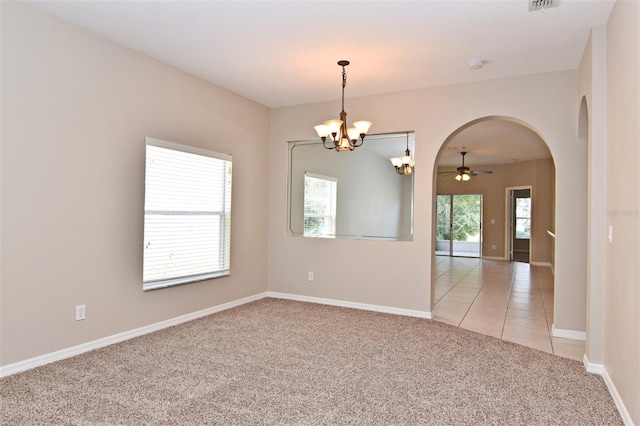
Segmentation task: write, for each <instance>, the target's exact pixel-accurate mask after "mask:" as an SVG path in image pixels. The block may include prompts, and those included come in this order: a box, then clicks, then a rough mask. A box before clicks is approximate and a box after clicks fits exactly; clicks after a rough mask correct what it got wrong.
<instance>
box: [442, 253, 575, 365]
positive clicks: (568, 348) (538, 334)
mask: <svg viewBox="0 0 640 426" xmlns="http://www.w3.org/2000/svg"><path fill="white" fill-rule="evenodd" d="M435 276H436V279H435V307H434V310H433V319H434V320H436V321H441V322H445V323H447V324H451V325H455V326H458V327H462V328H466V329H468V330H472V331H476V332H478V333H482V334H486V335H489V336H494V337H497V338H499V339H503V340H509V341H511V342H515V343H518V344H521V345H524V346H528V347H531V348H534V349H538V350H541V351H545V352H548V353H552V354H555V355H558V356H563V357H566V358H572V359H575V360H578V361H582V358H583V354H584V342H583V341H577V340H569V339H562V338H557V337H552V336H551V332H550V330H551V326H552V324H553V274H552V273H551V269H550V268H549V267H545V266H533V265H530V264H528V263H518V262H507V261H496V260H486V259H472V258H462V257H448V256H436V275H435Z"/></svg>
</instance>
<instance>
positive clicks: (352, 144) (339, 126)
mask: <svg viewBox="0 0 640 426" xmlns="http://www.w3.org/2000/svg"><path fill="white" fill-rule="evenodd" d="M338 65H339V66H341V67H342V111H340V119H339V120H327V121H325V122H324V124H319V125H317V126H314V129H315V130H316V132H317V133H318V136H319V137H320V139H322V143H323V145H324V147H325V148H326V149H335V150H336V151H353V150H354V149H356V148H357V147H359V146H362V144H363V143H364V137H365V136H366V135H367V133H368V132H369V128H370V127H371V122H370V121H356V122H354V123H353V127H350V128H347V113H346V112H345V111H344V88H345V86H346V85H347V72H346V71H345V69H344V68H345V67H346V66H347V65H349V61H346V60H341V61H338ZM329 137H331V142H333V144H331V143H329V145H327V139H328V138H329Z"/></svg>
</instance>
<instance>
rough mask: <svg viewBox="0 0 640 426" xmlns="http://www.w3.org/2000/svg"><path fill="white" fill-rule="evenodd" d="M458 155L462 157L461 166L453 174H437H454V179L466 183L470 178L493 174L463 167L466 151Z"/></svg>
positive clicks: (488, 171) (489, 171)
mask: <svg viewBox="0 0 640 426" xmlns="http://www.w3.org/2000/svg"><path fill="white" fill-rule="evenodd" d="M460 155H462V166H460V167H458V168H456V171H455V172H439V173H449V174H453V173H455V175H456V177H455V179H456V180H457V181H458V182H466V181H468V180H470V179H471V176H477V175H487V174H490V173H493V172H492V171H491V170H471V169H470V168H469V167H467V166H465V165H464V156H465V155H467V151H461V152H460Z"/></svg>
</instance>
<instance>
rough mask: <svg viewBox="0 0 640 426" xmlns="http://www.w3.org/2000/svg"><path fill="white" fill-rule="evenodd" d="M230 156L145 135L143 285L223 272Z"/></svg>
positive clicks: (181, 281)
mask: <svg viewBox="0 0 640 426" xmlns="http://www.w3.org/2000/svg"><path fill="white" fill-rule="evenodd" d="M230 234H231V156H228V155H225V154H219V153H216V152H212V151H206V150H201V149H197V148H192V147H187V146H184V145H179V144H174V143H171V142H166V141H161V140H158V139H152V138H146V170H145V202H144V256H143V258H144V260H143V263H144V265H143V289H144V290H153V289H156V288H162V287H168V286H172V285H179V284H186V283H189V282H195V281H202V280H205V279H210V278H216V277H220V276H225V275H229V273H230V255H229V253H230Z"/></svg>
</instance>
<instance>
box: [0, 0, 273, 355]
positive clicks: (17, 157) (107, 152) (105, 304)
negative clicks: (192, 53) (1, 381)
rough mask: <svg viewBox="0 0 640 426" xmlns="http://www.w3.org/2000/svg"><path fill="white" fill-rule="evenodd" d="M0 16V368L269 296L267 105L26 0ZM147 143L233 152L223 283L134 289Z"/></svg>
mask: <svg viewBox="0 0 640 426" xmlns="http://www.w3.org/2000/svg"><path fill="white" fill-rule="evenodd" d="M0 7H1V8H2V163H1V169H0V172H1V182H2V194H1V199H2V204H1V206H2V226H1V230H2V231H1V232H2V233H1V238H2V239H1V247H2V269H1V275H0V277H1V278H0V279H1V282H0V285H1V296H2V299H1V317H0V318H1V327H2V329H1V335H2V336H1V342H0V348H1V349H0V350H1V352H0V358H1V359H0V363H1V364H2V365H7V364H11V363H14V362H17V361H21V360H25V359H28V358H31V357H34V356H37V355H42V354H47V353H50V352H53V351H56V350H59V349H63V348H67V347H71V346H74V345H78V344H81V343H85V342H89V341H92V340H95V339H98V338H102V337H105V336H110V335H113V334H116V333H119V332H123V331H128V330H132V329H135V328H137V327H141V326H144V325H148V324H152V323H155V322H158V321H162V320H166V319H169V318H174V317H177V316H179V315H182V314H186V313H191V312H195V311H198V310H201V309H204V308H208V307H211V306H215V305H218V304H221V303H225V302H228V301H233V300H237V299H240V298H242V297H245V296H249V295H254V294H257V293H260V292H264V291H266V289H267V282H266V276H267V257H266V249H267V231H266V229H267V221H266V212H267V206H268V202H267V196H268V191H267V185H266V182H267V180H268V162H267V161H268V142H267V140H266V138H267V135H268V134H269V110H268V109H267V108H265V107H262V106H260V105H258V104H255V103H253V102H250V101H248V100H246V99H244V98H241V97H239V96H237V95H234V94H232V93H230V92H227V91H224V90H222V89H220V88H217V87H216V86H213V85H211V84H209V83H205V82H204V81H202V80H199V79H197V78H195V77H193V76H190V75H188V74H185V73H184V72H181V71H178V70H177V69H175V68H172V67H170V66H167V65H164V64H161V63H159V62H157V61H155V60H152V59H150V58H149V57H146V56H143V55H141V54H138V53H135V52H133V51H131V50H129V49H126V48H123V47H121V46H119V45H116V44H114V43H112V42H110V41H107V40H105V39H104V38H101V37H97V36H95V35H92V34H90V33H88V32H86V31H83V30H81V29H79V28H77V27H75V26H72V25H69V24H67V23H65V22H63V21H61V20H58V19H54V18H52V17H49V16H48V15H45V14H43V13H41V12H38V11H36V10H34V9H32V8H30V7H28V6H25V5H23V4H20V3H17V2H2V3H1V6H0ZM145 136H152V137H156V138H160V139H166V140H169V141H174V142H179V143H183V144H189V145H193V146H197V147H201V148H206V149H211V150H215V151H221V152H225V153H229V154H231V155H232V156H233V161H234V164H233V172H234V176H233V216H232V242H231V244H232V249H231V250H232V252H231V273H232V275H231V277H228V278H220V279H216V280H210V281H205V282H202V283H197V284H190V285H184V286H180V287H174V288H170V289H164V290H157V291H151V292H142V235H143V229H142V224H143V198H144V137H145ZM78 304H86V313H87V318H86V320H84V321H77V322H76V321H75V320H74V312H75V305H78Z"/></svg>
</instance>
